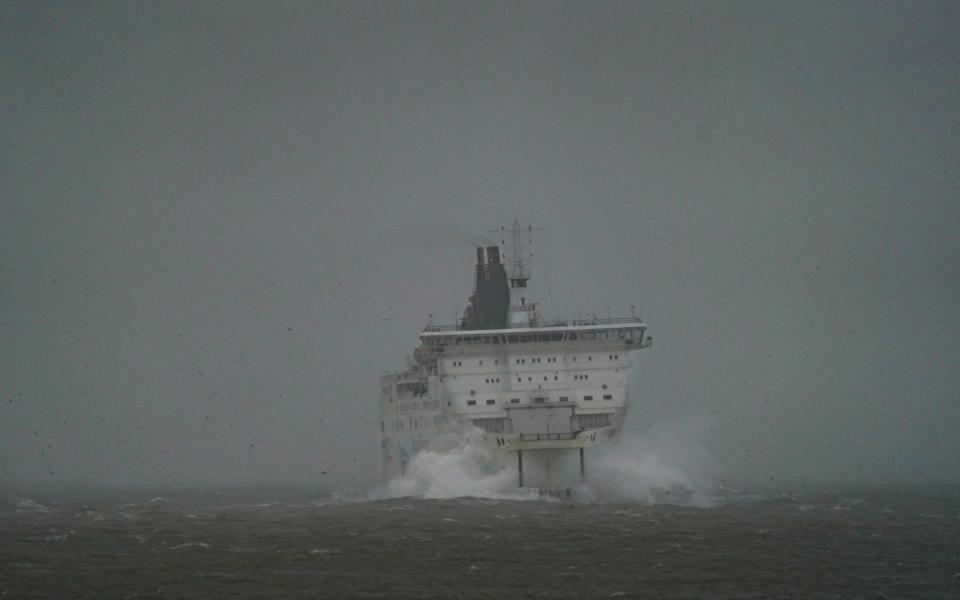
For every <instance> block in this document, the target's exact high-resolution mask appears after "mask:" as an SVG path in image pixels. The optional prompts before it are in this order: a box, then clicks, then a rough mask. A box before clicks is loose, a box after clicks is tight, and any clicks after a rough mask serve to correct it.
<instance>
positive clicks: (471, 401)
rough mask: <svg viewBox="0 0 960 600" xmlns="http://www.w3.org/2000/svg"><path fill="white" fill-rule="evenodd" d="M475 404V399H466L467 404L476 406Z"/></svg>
mask: <svg viewBox="0 0 960 600" xmlns="http://www.w3.org/2000/svg"><path fill="white" fill-rule="evenodd" d="M476 405H477V401H476V400H467V406H476Z"/></svg>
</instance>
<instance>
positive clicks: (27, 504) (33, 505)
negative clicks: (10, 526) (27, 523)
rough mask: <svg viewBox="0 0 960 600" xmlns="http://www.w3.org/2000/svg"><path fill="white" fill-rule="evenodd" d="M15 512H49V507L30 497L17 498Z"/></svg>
mask: <svg viewBox="0 0 960 600" xmlns="http://www.w3.org/2000/svg"><path fill="white" fill-rule="evenodd" d="M16 512H50V509H49V508H47V507H46V506H44V505H42V504H40V503H39V502H37V501H36V500H31V499H30V498H17V510H16Z"/></svg>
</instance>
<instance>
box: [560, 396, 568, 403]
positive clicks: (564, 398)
mask: <svg viewBox="0 0 960 600" xmlns="http://www.w3.org/2000/svg"><path fill="white" fill-rule="evenodd" d="M569 401H570V397H569V396H560V402H569Z"/></svg>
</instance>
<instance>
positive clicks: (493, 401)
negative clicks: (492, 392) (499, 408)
mask: <svg viewBox="0 0 960 600" xmlns="http://www.w3.org/2000/svg"><path fill="white" fill-rule="evenodd" d="M496 403H497V401H496V400H494V399H493V398H489V399H487V404H496Z"/></svg>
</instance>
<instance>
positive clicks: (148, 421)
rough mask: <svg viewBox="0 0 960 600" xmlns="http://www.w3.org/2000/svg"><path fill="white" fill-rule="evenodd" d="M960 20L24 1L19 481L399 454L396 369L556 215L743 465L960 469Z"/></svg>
mask: <svg viewBox="0 0 960 600" xmlns="http://www.w3.org/2000/svg"><path fill="white" fill-rule="evenodd" d="M958 31H960V6H958V5H957V4H956V3H937V2H923V3H912V2H898V3H887V2H875V1H870V2H863V3H859V2H841V3H826V4H819V3H815V2H797V3H779V2H778V3H773V2H757V3H746V2H728V3H680V2H664V3H641V2H635V3H602V2H584V3H576V4H574V3H557V2H539V3H519V2H506V3H502V4H498V3H490V2H485V3H475V2H465V3H439V2H437V3H428V2H419V3H412V4H411V3H408V4H401V3H393V2H382V3H357V2H344V3H332V2H327V3H314V2H304V3H294V2H285V3H275V2H262V3H249V2H231V3H212V2H209V3H170V2H167V3H133V2H120V3H107V2H96V3H73V2H71V3H52V2H50V3H40V2H29V3H26V2H25V3H14V2H6V3H4V4H3V5H2V7H0V82H2V84H0V102H2V108H3V111H2V119H0V141H2V144H0V259H2V260H0V400H2V405H0V485H23V484H33V483H53V484H76V483H95V484H150V485H173V484H182V483H197V482H225V481H234V482H236V481H239V482H257V481H267V480H289V481H307V482H311V481H317V480H318V478H319V473H320V471H322V470H325V471H328V472H329V474H328V475H327V476H326V478H327V480H329V481H330V482H332V483H334V484H337V485H352V484H357V485H360V484H364V483H366V482H368V481H370V480H371V479H372V478H374V477H375V476H376V475H377V473H378V470H379V438H378V429H379V426H378V423H377V402H378V400H377V393H378V377H379V374H380V372H381V370H384V369H395V368H398V367H400V366H402V365H403V364H404V360H405V355H407V354H408V353H410V352H411V351H412V349H413V347H414V345H415V344H416V341H417V334H418V332H419V330H420V329H421V327H422V326H423V325H424V324H425V322H426V320H427V315H428V314H429V313H433V314H434V315H435V320H436V321H438V322H450V321H452V320H453V318H454V316H455V315H456V314H457V313H458V312H459V311H461V310H462V308H463V304H464V302H465V300H466V298H467V296H468V295H469V294H470V292H471V289H470V287H471V279H472V269H473V260H474V253H473V247H474V245H475V244H476V243H478V242H482V241H483V236H484V232H485V231H487V230H490V229H493V228H495V227H497V226H499V225H501V224H507V223H509V222H510V221H511V220H512V218H513V216H514V215H516V216H517V217H519V218H520V219H521V220H523V221H525V222H532V223H533V224H535V225H537V226H540V227H543V228H544V231H543V232H542V233H541V234H540V235H539V237H538V239H537V245H536V247H535V248H534V252H535V255H536V262H535V264H534V269H535V270H534V282H535V284H536V286H537V287H536V289H537V290H538V295H539V299H540V300H541V302H542V306H543V307H544V308H545V309H546V311H547V312H548V314H549V315H550V316H554V315H555V314H559V315H560V316H566V317H570V316H573V317H575V316H577V314H579V313H592V312H597V313H599V314H605V313H607V312H608V311H610V312H612V313H619V314H628V313H629V306H630V305H631V304H633V305H636V307H637V311H638V314H639V315H640V316H642V317H643V318H644V319H645V320H646V321H647V322H648V323H649V326H650V333H651V334H652V335H653V337H654V339H655V345H654V347H653V348H652V349H651V350H649V351H645V352H643V353H641V356H640V360H639V361H638V362H639V364H638V366H637V367H636V369H635V371H634V373H633V377H632V381H631V385H632V388H631V396H632V399H633V406H632V409H631V410H632V412H631V413H630V417H629V423H630V427H631V428H633V429H635V430H640V431H642V430H643V429H645V428H647V427H657V426H658V424H660V423H665V422H677V421H684V420H691V421H697V422H701V423H708V424H709V427H707V429H706V431H704V433H703V436H704V439H703V440H701V441H702V442H703V443H704V444H707V445H708V446H709V448H710V449H711V452H712V453H713V455H714V459H715V460H714V463H715V466H713V467H711V468H714V469H716V475H717V477H735V478H751V479H756V480H762V481H767V480H769V478H770V477H777V478H779V479H781V480H786V481H793V482H799V481H834V482H843V481H908V482H918V481H920V482H922V481H952V482H958V481H960V460H958V457H960V364H958V362H960V302H958V294H960V238H958V234H957V232H958V227H960V218H958V217H960V168H958V167H960V164H958V163H960V160H958V157H960V143H958V142H960V130H958V124H960V121H958V114H960V112H958V107H960V68H958V67H960V34H958Z"/></svg>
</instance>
